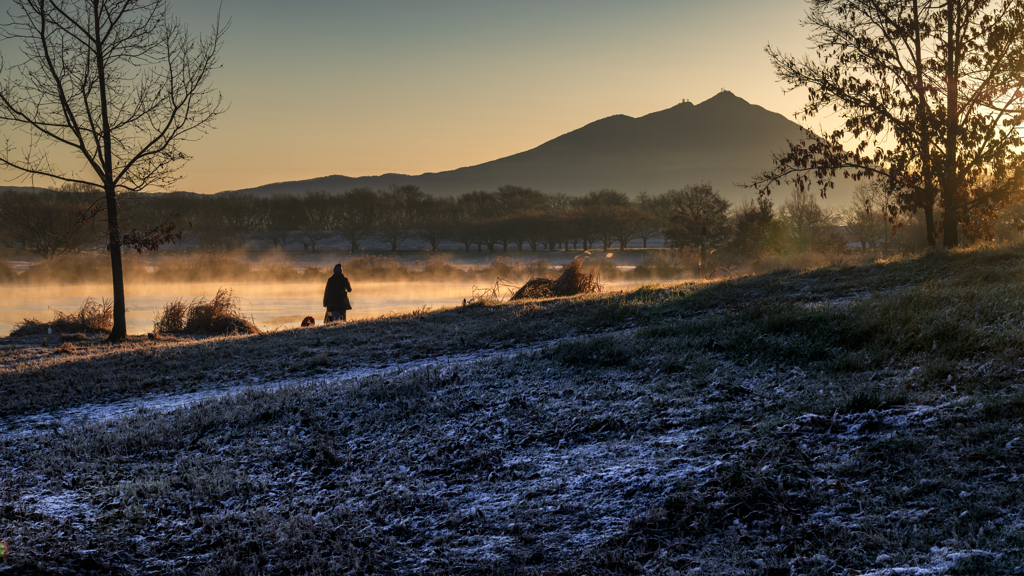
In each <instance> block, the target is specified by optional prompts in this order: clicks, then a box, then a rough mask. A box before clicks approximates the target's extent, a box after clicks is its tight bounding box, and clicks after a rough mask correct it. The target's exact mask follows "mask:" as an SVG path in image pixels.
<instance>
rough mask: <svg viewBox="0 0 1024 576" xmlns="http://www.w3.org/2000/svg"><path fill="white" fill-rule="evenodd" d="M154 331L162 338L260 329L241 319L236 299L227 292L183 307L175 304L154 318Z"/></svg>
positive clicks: (180, 304) (255, 331) (223, 289)
mask: <svg viewBox="0 0 1024 576" xmlns="http://www.w3.org/2000/svg"><path fill="white" fill-rule="evenodd" d="M153 329H154V330H156V331H157V332H160V333H163V334H256V333H258V332H259V328H257V327H256V325H255V324H253V323H252V322H250V321H249V320H247V319H246V318H245V317H244V316H242V313H241V311H240V310H239V308H238V298H235V297H234V295H233V293H232V291H231V290H229V289H227V288H221V289H220V290H217V294H216V295H215V296H214V297H213V299H212V300H207V299H206V298H200V299H198V300H192V301H191V302H189V303H188V304H186V303H185V302H184V301H183V300H181V299H179V300H175V301H174V302H170V303H168V304H167V305H166V306H165V307H164V311H163V313H162V314H160V315H159V316H157V319H156V321H155V322H154V323H153Z"/></svg>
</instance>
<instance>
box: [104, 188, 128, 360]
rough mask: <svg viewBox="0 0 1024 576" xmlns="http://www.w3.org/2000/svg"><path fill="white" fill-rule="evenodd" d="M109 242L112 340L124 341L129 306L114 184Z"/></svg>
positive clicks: (110, 190) (110, 196) (109, 192)
mask: <svg viewBox="0 0 1024 576" xmlns="http://www.w3.org/2000/svg"><path fill="white" fill-rule="evenodd" d="M107 188H108V190H107V192H106V197H107V235H108V239H107V243H108V249H109V250H110V272H111V276H112V279H113V284H114V326H113V327H112V328H111V329H110V338H109V340H110V342H124V341H125V340H126V339H127V338H128V322H127V320H126V319H125V314H126V312H127V308H126V306H125V298H124V269H123V268H122V266H121V229H120V227H119V225H118V223H117V198H116V196H115V191H114V190H113V185H108V186H107Z"/></svg>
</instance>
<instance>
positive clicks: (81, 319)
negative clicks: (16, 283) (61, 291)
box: [11, 298, 114, 336]
mask: <svg viewBox="0 0 1024 576" xmlns="http://www.w3.org/2000/svg"><path fill="white" fill-rule="evenodd" d="M113 325H114V308H113V305H112V303H111V302H110V301H109V300H107V299H105V298H104V299H103V300H100V301H96V300H94V299H92V298H88V299H86V301H85V303H84V304H82V307H81V308H79V309H78V310H76V311H74V312H61V311H59V310H54V311H53V321H52V322H49V323H46V322H40V321H39V320H36V319H35V318H26V319H24V320H22V321H21V322H19V323H18V324H15V326H14V330H12V331H11V336H32V335H36V334H46V333H48V332H50V331H53V332H58V333H61V334H74V333H79V332H86V333H89V332H110V329H111V328H112V327H113Z"/></svg>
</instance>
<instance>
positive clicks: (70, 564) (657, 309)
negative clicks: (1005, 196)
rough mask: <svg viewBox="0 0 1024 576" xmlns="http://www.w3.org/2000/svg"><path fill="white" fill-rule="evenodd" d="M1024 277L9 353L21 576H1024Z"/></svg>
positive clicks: (967, 259)
mask: <svg viewBox="0 0 1024 576" xmlns="http://www.w3.org/2000/svg"><path fill="white" fill-rule="evenodd" d="M1022 278H1024V253H1022V251H1021V250H1020V249H1002V250H976V251H965V252H953V253H934V254H928V255H925V256H922V257H917V258H907V259H899V260H894V261H890V262H884V263H878V264H874V265H870V266H862V267H830V268H824V269H819V270H814V271H806V272H801V271H781V272H777V273H773V274H767V275H763V276H758V277H744V278H738V279H734V280H728V281H723V282H717V283H712V284H683V285H677V286H669V287H655V286H651V287H645V288H642V289H640V290H637V291H635V292H631V293H619V294H608V295H603V296H599V297H591V298H581V299H570V300H553V301H540V302H526V303H521V304H518V303H517V304H513V305H500V306H488V305H479V306H468V307H464V308H458V309H454V310H449V311H441V312H436V313H430V314H416V315H409V316H403V317H396V318H390V319H385V320H381V321H377V322H358V323H353V324H351V325H347V326H341V327H332V328H317V329H305V330H301V329H300V330H294V331H286V332H279V333H275V334H268V335H262V336H256V337H248V338H223V339H214V340H208V341H202V342H197V343H186V342H156V343H148V342H145V343H137V344H134V345H130V346H125V347H123V348H115V349H108V348H102V347H97V345H95V344H93V343H90V342H77V343H76V344H75V345H73V346H72V345H68V346H66V347H65V349H64V351H63V352H55V353H46V354H41V353H40V352H39V351H37V350H25V349H18V350H7V351H5V352H4V357H3V358H4V363H3V366H2V369H0V370H2V372H0V393H2V394H3V398H5V403H3V405H0V413H2V415H3V418H4V426H5V430H4V432H3V436H2V437H0V438H2V439H0V462H2V466H0V539H3V540H5V541H6V543H7V544H8V545H9V550H10V552H9V553H8V555H7V557H6V558H5V559H3V560H0V574H4V573H7V574H39V573H54V574H57V573H90V571H92V572H91V573H104V574H108V573H113V574H167V573H182V574H197V573H198V574H202V573H209V574H236V573H237V574H296V573H365V574H430V573H434V574H452V573H456V574H459V573H461V574H494V573H526V574H529V573H543V574H601V573H606V574H676V573H688V572H690V571H692V570H694V569H697V568H699V569H700V572H701V573H703V574H726V573H728V574H735V573H742V574H791V573H792V574H875V575H882V574H897V573H899V574H909V573H913V574H1018V573H1020V571H1021V568H1020V567H1021V566H1022V565H1024V526H1022V523H1024V519H1022V517H1021V510H1022V508H1024V491H1022V490H1021V488H1022V486H1021V483H1022V481H1024V390H1022V386H1021V374H1022V371H1024V361H1022V360H1021V355H1022V352H1024V338H1022V337H1021V328H1020V326H1021V321H1022V319H1024V301H1022V299H1021V297H1020V294H1021V293H1022V288H1024V286H1022V284H1024V280H1022ZM403 363H404V364H403ZM402 366H404V369H402ZM197 368H198V369H199V370H200V371H199V372H197V370H196V369H197ZM346 375H348V376H346ZM246 382H255V383H257V384H256V386H254V387H252V388H249V389H246V390H240V389H239V388H237V386H239V385H241V384H245V383H246ZM225 386H235V387H236V388H233V389H232V390H234V392H233V393H230V394H226V395H224V394H222V395H220V396H217V395H215V394H213V393H210V394H207V396H206V399H204V400H201V401H198V402H197V401H194V400H193V403H191V404H190V405H188V406H187V407H183V408H178V409H173V408H172V405H173V399H174V398H181V396H180V395H181V394H183V393H193V394H197V393H202V392H204V391H208V390H210V389H218V388H220V389H221V390H223V389H224V387H225ZM33 391H42V392H43V394H33ZM124 398H132V399H135V400H136V401H138V402H140V403H148V405H149V406H150V407H149V408H144V409H142V410H138V411H128V412H127V413H119V414H114V413H111V412H107V413H105V412H103V411H102V410H100V409H97V407H102V406H104V405H110V404H111V403H115V402H117V401H119V400H123V399H124ZM192 398H193V399H194V398H195V396H193V397H192ZM157 401H160V402H159V403H158V402H157ZM74 414H79V415H81V414H90V416H89V417H88V418H81V417H74V416H73V415H74ZM26 415H35V418H34V419H31V420H30V419H26ZM61 415H63V417H62V419H58V420H54V419H53V417H54V416H61Z"/></svg>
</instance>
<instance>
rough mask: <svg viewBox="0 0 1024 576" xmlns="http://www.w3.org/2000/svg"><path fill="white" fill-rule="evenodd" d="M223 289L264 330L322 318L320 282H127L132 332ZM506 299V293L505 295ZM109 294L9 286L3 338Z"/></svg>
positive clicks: (380, 297)
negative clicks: (172, 306)
mask: <svg viewBox="0 0 1024 576" xmlns="http://www.w3.org/2000/svg"><path fill="white" fill-rule="evenodd" d="M633 284H634V283H632V282H628V283H626V282H623V283H614V284H606V285H605V290H606V291H607V290H609V289H616V290H618V289H622V288H625V287H628V286H632V285H633ZM490 287H493V284H492V285H491V286H485V285H482V284H480V283H473V282H470V283H465V282H416V281H413V282H356V281H353V282H352V293H351V294H350V295H349V297H350V299H351V301H352V308H353V309H352V310H349V312H348V319H349V320H360V319H368V318H369V319H372V318H378V317H380V316H383V315H387V314H395V313H405V312H413V311H416V310H421V309H424V308H430V309H435V310H436V309H439V308H450V307H452V306H458V305H461V304H462V301H463V299H469V298H472V297H473V296H474V295H475V294H476V293H475V292H474V288H490ZM219 288H229V289H231V290H233V292H234V296H235V297H236V298H238V305H239V308H240V309H241V312H242V314H244V315H245V317H246V318H248V319H250V320H252V322H253V323H254V324H256V325H257V326H258V327H259V328H260V330H277V329H282V328H294V327H297V326H299V324H300V323H301V322H302V319H303V318H305V317H306V316H312V317H313V318H315V319H316V323H317V324H318V325H319V324H321V323H322V322H323V318H324V312H325V310H324V307H323V306H322V303H323V294H324V281H317V282H308V283H306V282H279V283H266V282H238V281H233V282H200V283H170V284H134V285H133V284H127V285H126V286H125V295H126V300H127V308H128V313H127V322H128V334H145V333H147V332H152V331H153V320H154V319H155V318H156V315H157V314H158V313H160V312H162V311H163V309H164V306H165V305H166V304H167V303H169V302H172V301H174V300H177V299H179V298H184V299H185V300H186V301H190V300H192V299H194V298H195V299H198V298H207V299H210V298H212V297H213V296H214V295H215V294H216V293H217V290H218V289H219ZM501 295H502V296H504V297H506V298H507V296H508V295H507V294H501ZM90 297H91V298H93V299H96V300H100V299H102V298H107V299H110V298H111V293H110V285H109V284H67V285H53V286H46V285H28V286H20V285H8V286H5V287H4V298H3V299H2V300H0V337H2V336H7V335H9V334H10V333H11V330H12V329H13V328H14V326H15V325H16V324H17V323H19V322H21V321H22V320H24V319H25V318H34V319H36V320H40V321H42V322H50V321H51V320H53V311H55V310H59V311H61V312H73V311H75V310H78V309H79V308H81V306H82V303H84V302H85V300H86V299H87V298H90Z"/></svg>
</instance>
